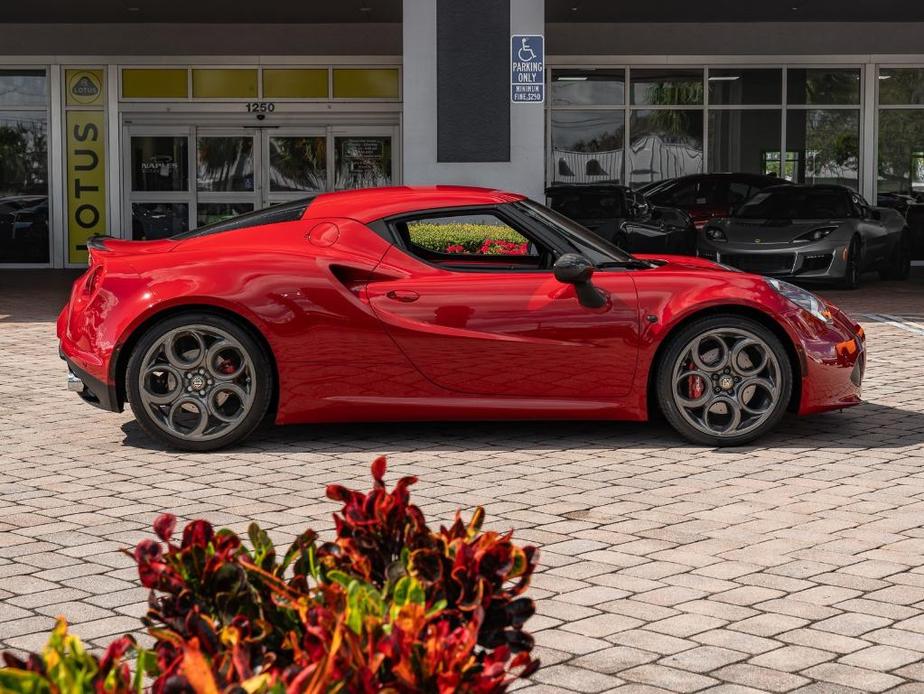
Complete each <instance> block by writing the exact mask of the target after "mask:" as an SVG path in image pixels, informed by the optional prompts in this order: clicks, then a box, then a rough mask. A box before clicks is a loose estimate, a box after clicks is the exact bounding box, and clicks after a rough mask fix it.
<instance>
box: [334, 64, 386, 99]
mask: <svg viewBox="0 0 924 694" xmlns="http://www.w3.org/2000/svg"><path fill="white" fill-rule="evenodd" d="M398 93H399V89H398V69H397V68H335V69H334V98H337V99H397V98H398Z"/></svg>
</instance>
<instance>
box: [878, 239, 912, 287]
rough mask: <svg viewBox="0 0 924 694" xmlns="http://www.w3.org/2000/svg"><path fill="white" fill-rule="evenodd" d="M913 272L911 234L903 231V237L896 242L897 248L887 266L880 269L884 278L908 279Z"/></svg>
mask: <svg viewBox="0 0 924 694" xmlns="http://www.w3.org/2000/svg"><path fill="white" fill-rule="evenodd" d="M910 274H911V235H910V234H909V233H908V232H902V235H901V238H899V240H898V243H896V244H895V250H893V251H892V255H891V257H890V258H889V260H888V261H887V262H886V264H885V267H883V268H882V269H881V270H880V271H879V275H880V277H882V279H884V280H906V279H908V275H910Z"/></svg>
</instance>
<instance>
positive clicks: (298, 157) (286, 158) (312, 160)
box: [269, 137, 327, 192]
mask: <svg viewBox="0 0 924 694" xmlns="http://www.w3.org/2000/svg"><path fill="white" fill-rule="evenodd" d="M269 151H270V171H269V175H270V190H271V191H273V192H280V191H296V190H299V191H319V190H324V188H325V187H326V186H327V138H325V137H271V138H270V141H269Z"/></svg>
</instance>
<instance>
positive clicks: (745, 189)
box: [727, 181, 757, 205]
mask: <svg viewBox="0 0 924 694" xmlns="http://www.w3.org/2000/svg"><path fill="white" fill-rule="evenodd" d="M755 192H757V191H756V190H755V189H754V188H752V187H751V186H749V185H748V184H747V183H739V182H737V181H732V182H731V183H729V184H728V196H727V198H728V204H729V205H737V204H739V203H742V202H744V201H745V200H747V199H748V198H749V197H751V196H752V195H753V194H754V193H755Z"/></svg>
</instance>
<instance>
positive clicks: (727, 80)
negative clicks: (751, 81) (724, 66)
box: [709, 75, 741, 82]
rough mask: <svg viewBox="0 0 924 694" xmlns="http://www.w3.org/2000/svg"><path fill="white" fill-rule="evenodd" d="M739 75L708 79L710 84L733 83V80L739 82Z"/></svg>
mask: <svg viewBox="0 0 924 694" xmlns="http://www.w3.org/2000/svg"><path fill="white" fill-rule="evenodd" d="M740 79H741V75H717V76H715V77H710V78H709V81H710V82H734V81H735V80H740Z"/></svg>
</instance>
